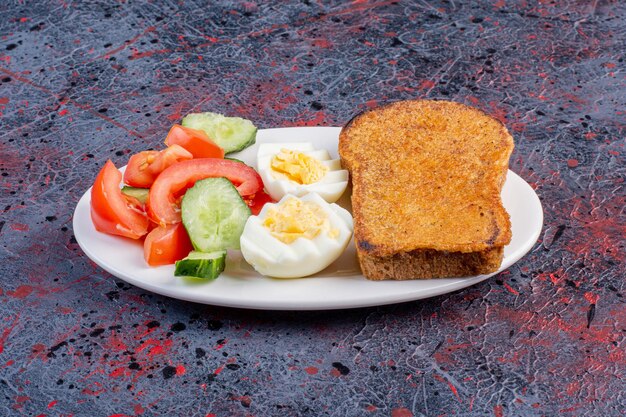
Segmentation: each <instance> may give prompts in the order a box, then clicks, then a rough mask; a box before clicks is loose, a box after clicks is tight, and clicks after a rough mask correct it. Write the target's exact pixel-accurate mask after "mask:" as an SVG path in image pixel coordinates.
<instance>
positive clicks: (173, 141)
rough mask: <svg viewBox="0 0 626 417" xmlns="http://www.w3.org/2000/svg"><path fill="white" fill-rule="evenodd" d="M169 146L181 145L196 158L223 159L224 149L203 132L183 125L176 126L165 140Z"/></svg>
mask: <svg viewBox="0 0 626 417" xmlns="http://www.w3.org/2000/svg"><path fill="white" fill-rule="evenodd" d="M165 144H166V145H167V146H172V145H180V146H182V147H183V148H185V149H186V150H188V151H189V152H190V153H191V154H192V155H193V157H194V158H223V157H224V149H222V148H220V147H219V146H218V145H217V144H216V143H215V142H213V141H212V140H211V138H210V137H209V136H208V135H207V134H206V133H205V132H204V131H203V130H198V129H192V128H190V127H185V126H181V125H174V126H172V128H171V129H170V131H169V133H168V134H167V138H165Z"/></svg>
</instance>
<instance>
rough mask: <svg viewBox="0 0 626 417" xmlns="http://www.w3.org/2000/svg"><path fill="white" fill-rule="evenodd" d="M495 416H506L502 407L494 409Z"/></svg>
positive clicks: (497, 406) (498, 406)
mask: <svg viewBox="0 0 626 417" xmlns="http://www.w3.org/2000/svg"><path fill="white" fill-rule="evenodd" d="M493 414H494V415H495V416H496V417H503V416H504V410H503V409H502V406H501V405H496V406H494V407H493Z"/></svg>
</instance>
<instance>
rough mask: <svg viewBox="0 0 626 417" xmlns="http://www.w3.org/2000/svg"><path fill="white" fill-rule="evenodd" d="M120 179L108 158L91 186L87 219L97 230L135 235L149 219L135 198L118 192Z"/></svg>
mask: <svg viewBox="0 0 626 417" xmlns="http://www.w3.org/2000/svg"><path fill="white" fill-rule="evenodd" d="M121 181H122V173H121V172H119V171H118V170H117V168H115V165H113V162H111V161H110V160H108V161H107V162H106V164H104V167H103V168H102V169H101V170H100V173H98V176H97V177H96V181H95V182H94V184H93V188H92V189H91V220H92V221H93V224H94V226H95V227H96V230H98V231H100V232H103V233H109V234H112V235H119V236H125V237H129V238H131V239H139V238H140V237H142V236H143V235H145V234H146V233H147V232H148V224H149V222H150V221H149V220H148V217H147V216H146V214H145V213H142V212H141V211H140V210H139V207H141V203H139V201H137V199H135V198H133V197H128V196H125V195H123V194H122V191H121V190H120V182H121Z"/></svg>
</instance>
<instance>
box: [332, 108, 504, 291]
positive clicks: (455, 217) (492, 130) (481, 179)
mask: <svg viewBox="0 0 626 417" xmlns="http://www.w3.org/2000/svg"><path fill="white" fill-rule="evenodd" d="M513 146H514V144H513V138H512V137H511V135H510V134H509V132H508V131H507V129H506V127H505V126H504V125H503V124H502V123H501V122H500V121H498V120H497V119H495V118H493V117H491V116H489V115H487V114H485V113H483V112H482V111H480V110H478V109H475V108H472V107H469V106H466V105H463V104H460V103H455V102H450V101H435V100H411V101H400V102H395V103H391V104H388V105H385V106H382V107H379V108H376V109H373V110H369V111H366V112H364V113H361V114H359V115H357V116H356V117H354V118H353V119H352V120H351V121H350V122H349V123H348V124H347V125H346V126H345V127H344V128H343V129H342V130H341V133H340V136H339V155H340V157H341V161H342V164H343V165H344V166H345V167H346V168H347V169H348V170H349V171H350V174H351V180H352V209H353V216H354V236H355V242H356V249H357V256H358V258H359V263H360V266H361V269H362V271H363V274H364V275H365V276H366V277H367V278H368V279H374V280H381V279H420V278H422V279H423V278H435V277H454V276H470V275H477V274H485V273H489V272H493V271H496V270H497V269H498V268H499V266H500V263H501V261H502V257H503V248H504V246H505V245H507V244H508V243H509V242H510V240H511V224H510V220H509V215H508V214H507V212H506V210H505V209H504V206H503V205H502V201H501V198H500V191H501V189H502V186H503V185H504V181H505V179H506V173H507V169H508V163H509V157H510V155H511V152H512V151H513Z"/></svg>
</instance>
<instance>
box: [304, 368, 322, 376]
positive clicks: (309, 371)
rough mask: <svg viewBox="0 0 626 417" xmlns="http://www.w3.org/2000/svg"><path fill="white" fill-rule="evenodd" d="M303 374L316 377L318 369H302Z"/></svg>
mask: <svg viewBox="0 0 626 417" xmlns="http://www.w3.org/2000/svg"><path fill="white" fill-rule="evenodd" d="M304 372H306V373H307V374H309V375H316V374H317V373H318V372H319V369H317V368H316V367H315V366H308V367H306V368H304Z"/></svg>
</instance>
